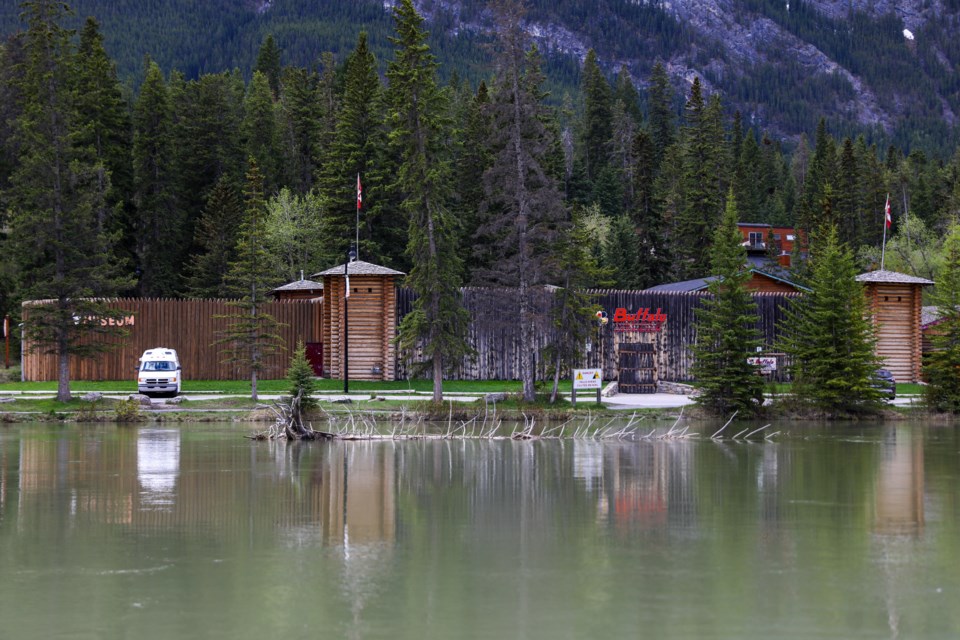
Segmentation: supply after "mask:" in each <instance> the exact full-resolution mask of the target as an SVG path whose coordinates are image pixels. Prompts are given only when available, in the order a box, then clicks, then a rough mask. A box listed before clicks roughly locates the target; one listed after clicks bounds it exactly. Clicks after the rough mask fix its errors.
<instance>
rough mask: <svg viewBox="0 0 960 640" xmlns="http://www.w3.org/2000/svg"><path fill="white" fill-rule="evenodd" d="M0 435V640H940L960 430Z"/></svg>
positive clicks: (959, 523)
mask: <svg viewBox="0 0 960 640" xmlns="http://www.w3.org/2000/svg"><path fill="white" fill-rule="evenodd" d="M252 430H253V427H250V426H247V425H239V426H238V425H221V426H214V427H211V426H194V425H191V426H185V427H182V428H179V427H175V428H164V427H156V426H154V427H142V428H136V427H114V426H96V427H77V426H67V427H61V426H57V427H51V426H43V425H7V426H0V638H4V639H8V638H9V639H19V638H70V639H73V638H77V639H87V638H136V639H139V640H144V639H153V638H175V637H177V638H231V639H245V638H258V639H260V638H263V639H266V638H284V639H288V638H317V637H323V638H340V637H344V638H551V639H555V638H628V637H629V638H632V637H644V638H773V637H776V638H814V637H820V638H888V637H889V638H957V637H960V436H958V433H960V432H958V430H957V429H955V428H953V427H926V426H925V425H922V424H909V423H900V424H896V425H892V426H891V425H886V426H880V425H876V426H873V425H866V426H864V425H858V426H855V427H851V426H849V425H842V426H839V427H834V428H832V429H825V428H822V427H799V426H796V425H790V426H787V427H785V428H784V432H783V433H782V434H781V435H779V436H777V437H776V442H774V443H763V444H759V443H756V444H744V443H739V444H737V443H722V444H721V443H715V442H711V441H709V440H707V441H679V442H654V443H635V442H634V443H625V442H621V443H615V442H609V443H598V442H583V441H569V440H568V441H562V442H560V441H549V442H547V441H544V442H499V441H498V442H493V441H486V442H479V441H443V442H404V443H390V442H387V443H383V442H380V443H370V442H367V443H363V442H354V443H333V444H329V443H309V444H291V445H287V444H285V443H262V442H261V443H257V442H252V441H249V440H246V439H244V438H243V437H242V436H243V435H244V434H246V433H249V432H251V431H252Z"/></svg>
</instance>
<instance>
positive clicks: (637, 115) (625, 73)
mask: <svg viewBox="0 0 960 640" xmlns="http://www.w3.org/2000/svg"><path fill="white" fill-rule="evenodd" d="M613 100H614V102H616V101H617V100H619V101H620V102H622V103H623V108H624V109H625V110H626V112H627V113H628V114H630V117H631V118H633V123H634V124H635V125H636V126H638V127H639V126H640V125H641V124H642V123H643V111H641V109H640V94H639V93H638V92H637V87H636V85H634V84H633V78H631V77H630V71H629V70H628V69H627V67H626V66H625V65H622V66H621V67H620V71H619V72H618V73H617V79H616V81H615V82H614V86H613Z"/></svg>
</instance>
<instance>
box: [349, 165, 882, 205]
mask: <svg viewBox="0 0 960 640" xmlns="http://www.w3.org/2000/svg"><path fill="white" fill-rule="evenodd" d="M362 205H363V185H362V184H360V174H359V173H358V174H357V211H360V207H361V206H362ZM887 208H888V209H889V204H888V205H887Z"/></svg>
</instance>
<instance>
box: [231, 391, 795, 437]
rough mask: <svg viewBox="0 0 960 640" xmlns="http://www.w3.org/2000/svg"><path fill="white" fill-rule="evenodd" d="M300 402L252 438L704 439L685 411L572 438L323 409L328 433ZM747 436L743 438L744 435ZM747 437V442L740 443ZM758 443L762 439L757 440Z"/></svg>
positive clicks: (285, 406)
mask: <svg viewBox="0 0 960 640" xmlns="http://www.w3.org/2000/svg"><path fill="white" fill-rule="evenodd" d="M300 400H301V398H300V396H299V395H298V396H296V397H294V398H292V399H291V400H290V401H289V402H288V403H287V402H280V401H275V402H274V403H273V404H272V405H270V406H269V407H268V408H269V409H270V410H271V411H272V412H273V414H274V416H275V420H274V423H273V425H271V426H270V427H269V428H267V429H266V430H264V431H261V432H259V433H256V434H253V435H252V436H248V437H249V438H251V439H254V440H391V441H398V440H592V441H638V442H639V441H648V442H649V441H654V440H659V441H677V440H689V439H695V438H699V437H700V434H699V433H696V432H691V431H690V427H689V426H684V427H682V428H681V427H680V426H679V425H680V422H681V420H683V410H682V409H681V410H680V415H679V416H677V419H676V421H675V422H674V423H673V425H671V426H670V428H669V429H667V430H666V431H664V430H662V429H656V428H654V429H652V430H650V431H649V432H644V433H641V432H640V425H639V421H640V420H642V418H638V417H637V414H636V413H634V414H633V415H632V416H631V417H630V419H629V420H628V421H627V423H626V425H624V426H622V427H620V426H618V425H616V424H615V421H616V420H617V419H615V418H611V419H610V420H608V421H607V422H606V423H605V424H602V425H601V424H597V423H598V420H597V417H596V416H594V415H593V414H592V413H590V412H588V413H587V416H586V419H585V422H584V423H583V424H581V425H579V426H573V427H572V428H573V432H572V433H570V432H568V430H567V429H568V427H570V426H571V425H570V423H571V422H573V420H574V419H573V418H571V419H569V420H567V421H566V422H564V423H562V424H559V425H555V426H551V427H547V428H544V429H542V430H540V431H539V432H538V430H537V426H538V425H537V421H536V418H535V417H533V416H528V415H526V414H522V416H523V422H522V424H520V423H518V424H516V425H514V426H513V427H512V428H511V430H510V432H509V433H507V431H506V430H505V429H504V425H503V420H502V419H501V418H499V417H498V416H497V415H496V413H492V414H484V415H483V416H482V418H481V417H480V416H475V417H473V418H471V419H469V420H455V419H454V418H453V415H452V414H451V415H450V416H449V417H448V419H447V423H446V425H445V426H444V427H443V428H441V429H437V428H436V427H433V428H430V427H429V426H428V423H427V422H426V420H424V417H423V416H422V415H417V416H413V415H411V414H409V413H408V412H407V410H406V408H402V409H401V410H400V416H399V419H398V420H391V421H390V424H389V425H388V426H386V427H384V428H381V427H380V425H379V424H378V423H377V418H376V416H375V415H372V414H364V413H362V412H354V411H350V410H349V409H348V410H347V412H346V414H341V413H337V414H332V413H329V412H327V411H326V410H324V409H322V408H321V412H322V414H323V418H324V419H325V420H326V422H327V425H328V430H326V431H318V430H316V429H314V428H313V425H312V424H311V423H310V422H307V421H305V420H304V418H303V413H302V410H301V404H300ZM735 416H736V414H734V415H733V416H731V418H730V420H729V421H727V423H726V424H725V425H724V426H723V427H722V428H721V429H720V430H719V431H717V432H716V433H714V434H713V435H712V436H710V439H711V440H713V441H719V440H722V439H723V438H722V437H721V436H720V434H721V432H722V431H723V430H724V429H726V427H727V426H729V425H730V423H731V422H733V418H734V417H735ZM769 426H770V425H765V426H763V427H760V428H759V429H754V430H753V431H750V432H749V433H747V431H748V429H744V430H742V431H740V432H739V433H737V435H735V436H733V437H732V438H728V440H732V441H736V442H744V441H748V440H749V438H750V437H751V436H753V435H755V434H759V433H760V432H762V431H764V430H765V429H767V428H768V427H769ZM744 433H746V435H745V436H744V435H743V434H744ZM777 433H779V432H776V433H772V434H770V435H768V436H766V438H764V439H765V440H769V439H770V438H772V437H773V436H775V435H777ZM741 436H743V437H741ZM758 439H759V438H758Z"/></svg>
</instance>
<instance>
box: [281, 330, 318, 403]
mask: <svg viewBox="0 0 960 640" xmlns="http://www.w3.org/2000/svg"><path fill="white" fill-rule="evenodd" d="M287 382H289V383H290V397H291V398H297V397H299V398H300V410H301V411H308V410H310V409H313V408H315V407H317V406H318V404H319V403H318V402H317V399H316V398H314V397H313V394H314V392H315V391H316V390H317V381H316V377H315V376H314V373H313V367H312V366H311V365H310V362H309V361H308V360H307V349H306V347H304V346H303V340H302V339H301V340H297V348H296V349H295V350H294V351H293V356H292V357H291V358H290V366H289V368H288V369H287Z"/></svg>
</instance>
